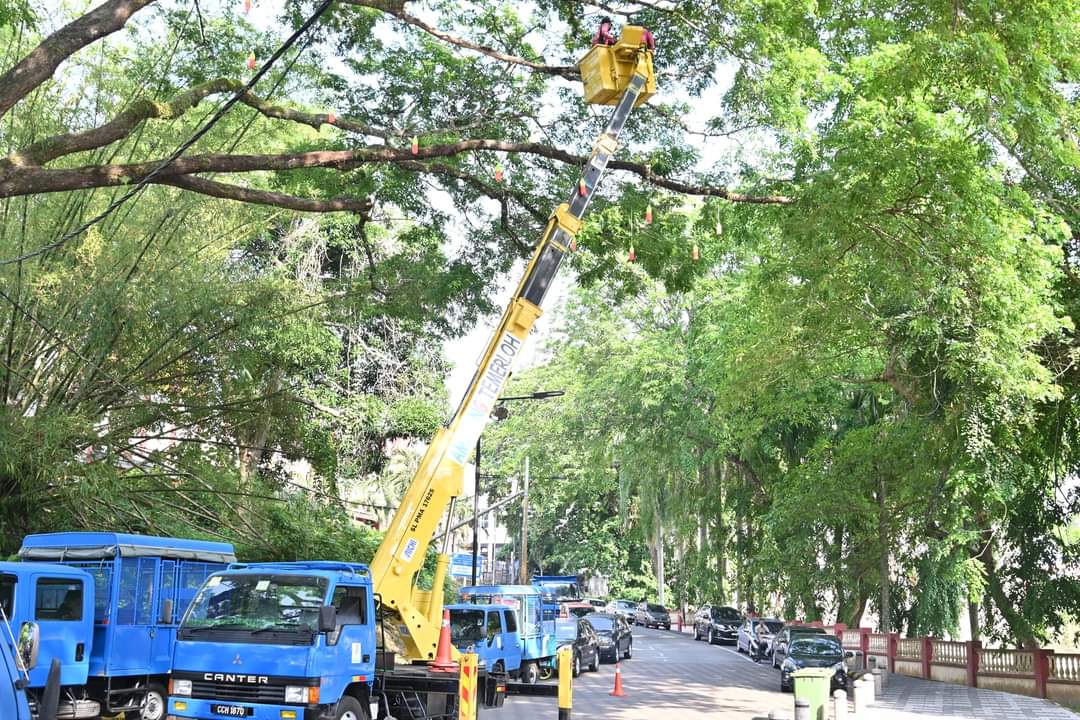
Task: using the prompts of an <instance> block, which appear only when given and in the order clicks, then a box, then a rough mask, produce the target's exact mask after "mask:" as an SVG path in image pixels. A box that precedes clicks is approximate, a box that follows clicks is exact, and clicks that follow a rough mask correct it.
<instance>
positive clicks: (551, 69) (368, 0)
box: [343, 0, 581, 80]
mask: <svg viewBox="0 0 1080 720" xmlns="http://www.w3.org/2000/svg"><path fill="white" fill-rule="evenodd" d="M343 1H344V2H345V3H347V4H349V5H357V6H359V7H366V8H373V9H375V10H381V11H382V12H384V13H386V14H387V15H391V16H393V17H395V18H397V19H398V20H400V21H402V22H403V23H406V24H408V25H412V26H413V27H416V28H419V29H420V30H423V31H424V32H426V33H427V34H429V35H431V36H433V37H436V38H438V39H439V40H442V41H443V42H446V43H450V44H451V45H456V46H458V47H461V48H465V49H467V50H474V51H476V52H478V53H482V54H484V55H487V56H488V57H491V58H494V59H496V60H500V61H502V62H506V63H510V64H512V65H521V66H523V67H527V68H529V69H530V70H535V71H536V72H539V73H543V74H545V75H558V76H560V77H564V78H569V79H571V80H575V79H577V78H580V77H581V73H580V72H578V69H577V65H545V64H544V63H538V62H533V61H532V60H527V59H525V58H523V57H521V56H519V55H509V54H507V53H503V52H500V51H498V50H496V49H495V48H493V47H489V46H487V45H481V44H480V43H475V42H473V41H471V40H466V39H465V38H460V37H457V36H454V35H451V34H449V33H446V32H443V31H442V30H439V29H438V28H436V27H432V26H431V25H428V24H427V23H426V22H424V21H423V20H421V19H420V18H418V17H416V16H414V15H410V14H409V13H407V12H405V3H404V2H403V1H402V0H399V1H397V2H394V1H393V0H343Z"/></svg>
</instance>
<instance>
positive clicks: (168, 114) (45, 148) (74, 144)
mask: <svg viewBox="0 0 1080 720" xmlns="http://www.w3.org/2000/svg"><path fill="white" fill-rule="evenodd" d="M243 87H244V83H242V82H240V81H239V80H234V79H232V78H216V79H214V80H209V81H207V82H205V83H201V84H199V85H195V86H193V87H191V88H189V89H187V90H185V91H184V92H182V93H180V94H179V95H177V96H175V97H174V98H173V99H172V100H169V101H167V102H158V101H155V100H139V101H137V102H135V103H134V104H132V105H131V107H129V108H127V109H126V110H124V111H123V112H121V113H120V114H118V115H117V116H116V117H115V118H113V119H112V120H110V121H109V122H107V123H105V124H104V125H101V126H99V127H96V128H92V129H90V130H84V131H81V132H74V133H66V134H63V135H54V136H52V137H49V138H45V139H43V140H39V141H38V142H36V143H34V144H32V145H29V146H27V147H26V148H23V149H22V150H19V151H17V152H14V153H12V154H11V155H9V156H7V157H6V158H3V159H0V174H3V173H4V172H5V171H7V170H9V169H12V168H17V167H25V166H29V165H45V164H46V163H48V162H50V161H52V160H55V159H56V158H58V157H63V156H65V155H70V154H72V153H77V152H83V151H86V150H93V149H95V148H99V147H104V146H106V145H110V144H112V143H114V142H116V141H117V140H120V139H122V138H124V137H127V136H128V135H130V134H131V132H132V131H133V130H134V129H135V128H136V127H138V126H139V124H140V123H142V122H144V121H146V120H151V119H157V120H172V119H175V118H178V117H180V116H181V115H183V114H184V113H186V112H187V111H188V110H191V109H192V108H194V107H195V106H197V105H198V104H199V103H200V102H201V101H203V100H204V99H206V98H207V97H208V96H210V95H216V94H218V93H223V92H230V93H236V92H239V91H241V90H242V89H243ZM240 102H242V103H243V104H245V105H247V106H248V107H250V108H254V109H255V110H258V111H259V112H260V113H261V114H262V115H264V116H266V117H268V118H274V119H277V120H289V121H291V122H295V123H300V124H302V125H307V126H308V127H311V128H314V129H315V130H318V129H319V128H321V127H322V126H323V125H325V124H328V123H329V122H330V116H329V115H328V114H326V113H307V112H302V111H300V110H294V109H292V108H287V107H282V106H280V105H275V104H273V103H271V102H268V101H267V100H266V99H265V98H262V97H260V96H258V95H256V94H254V93H252V92H250V91H248V92H245V93H244V94H243V95H242V96H241V97H240ZM334 124H335V125H336V126H337V127H339V128H341V129H343V130H348V131H350V132H355V133H360V134H363V135H371V136H373V137H381V138H388V137H389V136H390V133H387V132H386V131H385V130H383V129H381V128H375V127H369V126H367V125H363V124H361V123H357V122H354V121H352V120H346V119H344V118H342V119H338V120H336V121H335V123H334Z"/></svg>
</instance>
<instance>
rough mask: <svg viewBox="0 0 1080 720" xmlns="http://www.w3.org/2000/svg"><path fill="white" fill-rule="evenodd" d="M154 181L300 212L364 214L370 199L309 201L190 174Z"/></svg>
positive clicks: (368, 210)
mask: <svg viewBox="0 0 1080 720" xmlns="http://www.w3.org/2000/svg"><path fill="white" fill-rule="evenodd" d="M154 182H155V183H160V184H161V185H172V186H173V187H178V188H181V189H183V190H190V191H191V192H195V193H199V194H200V195H209V196H211V197H216V198H223V199H225V200H238V201H240V202H245V203H252V204H255V205H271V206H273V207H280V208H285V209H287V210H298V211H300V212H315V213H327V212H356V213H360V214H362V215H367V214H368V213H369V212H371V208H372V203H371V200H369V199H367V198H349V197H336V198H328V199H326V200H316V199H313V198H302V197H296V196H295V195H286V194H285V193H279V192H273V191H270V190H256V189H254V188H246V187H241V186H239V185H228V184H225V183H220V182H217V181H216V180H207V179H206V178H201V177H195V176H191V175H181V176H179V177H172V178H162V179H161V180H157V179H155V180H154Z"/></svg>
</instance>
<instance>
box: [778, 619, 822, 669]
mask: <svg viewBox="0 0 1080 720" xmlns="http://www.w3.org/2000/svg"><path fill="white" fill-rule="evenodd" d="M826 634H827V633H826V632H825V628H819V627H811V626H810V625H785V626H784V629H783V630H781V631H780V632H779V633H777V635H776V637H775V638H773V642H772V652H770V653H769V655H771V656H772V666H773V667H774V668H778V667H780V664H781V663H783V662H784V660H786V659H787V656H788V645H789V644H790V643H791V641H792V640H793V639H795V638H797V637H801V636H804V635H826Z"/></svg>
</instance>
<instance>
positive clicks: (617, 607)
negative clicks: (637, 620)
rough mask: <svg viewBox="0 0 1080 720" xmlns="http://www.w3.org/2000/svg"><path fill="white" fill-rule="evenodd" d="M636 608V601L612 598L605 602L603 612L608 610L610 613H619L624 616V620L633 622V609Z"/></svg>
mask: <svg viewBox="0 0 1080 720" xmlns="http://www.w3.org/2000/svg"><path fill="white" fill-rule="evenodd" d="M636 609H637V603H636V602H633V601H632V600H612V601H611V602H609V603H608V604H607V607H606V608H605V612H609V613H611V614H612V615H621V616H622V617H624V618H626V622H628V623H632V622H634V611H635V610H636Z"/></svg>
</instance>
